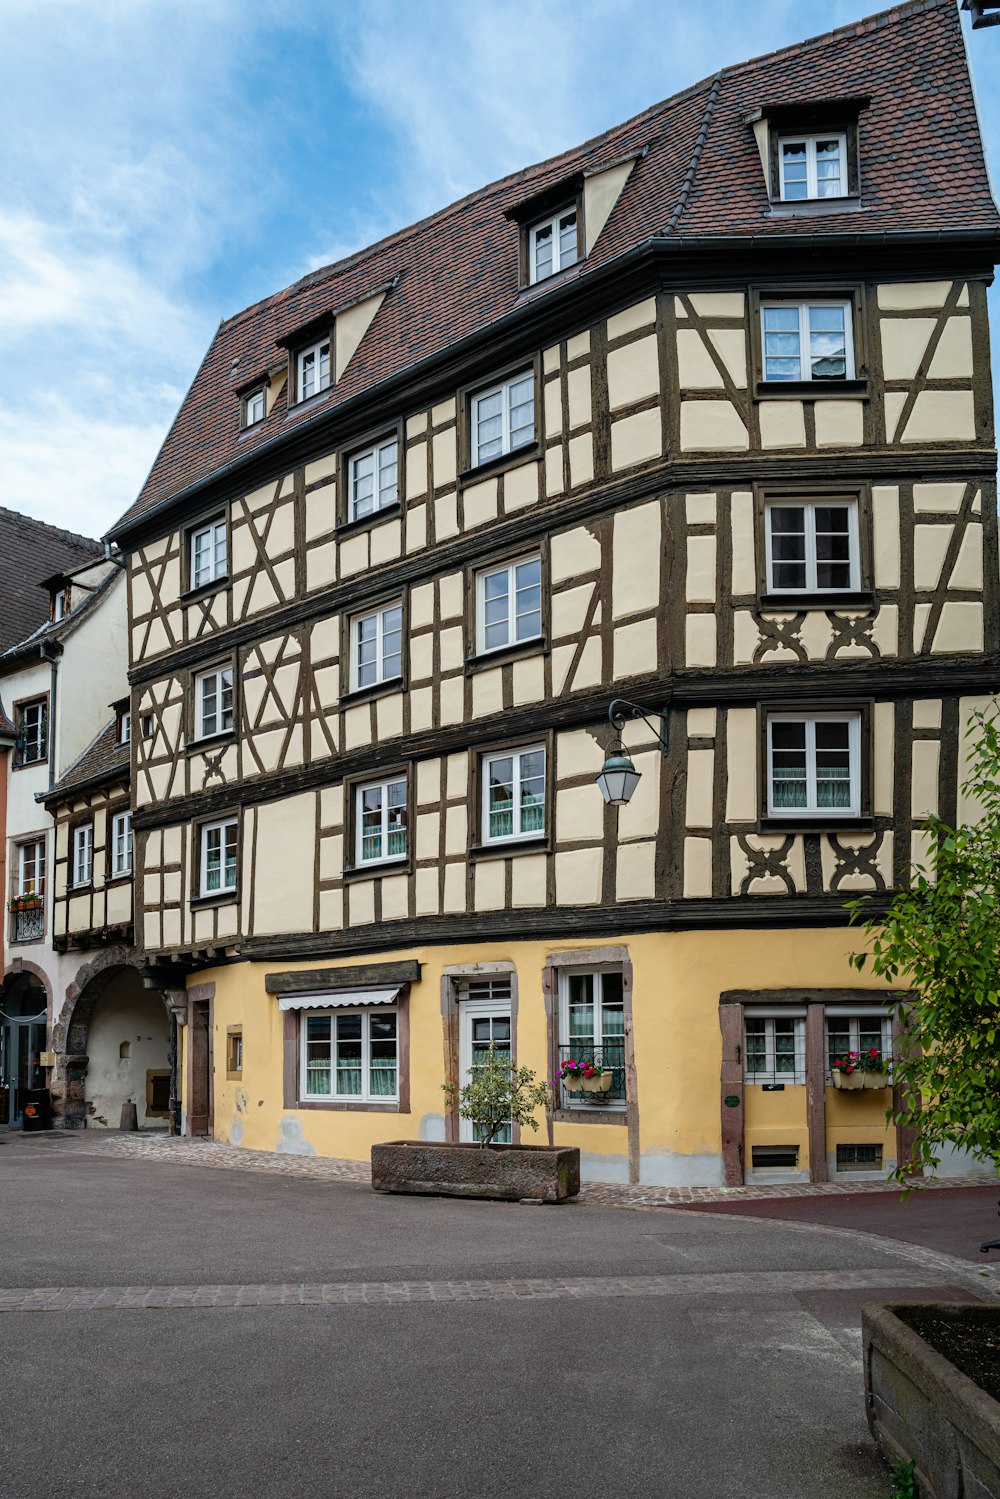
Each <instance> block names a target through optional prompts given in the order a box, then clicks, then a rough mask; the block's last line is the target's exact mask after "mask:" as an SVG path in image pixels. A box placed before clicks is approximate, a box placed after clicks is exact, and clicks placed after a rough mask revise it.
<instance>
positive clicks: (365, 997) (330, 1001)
mask: <svg viewBox="0 0 1000 1499" xmlns="http://www.w3.org/2000/svg"><path fill="white" fill-rule="evenodd" d="M402 987H403V986H402V984H397V985H396V987H395V988H394V989H328V990H327V991H326V993H325V994H282V995H280V996H279V998H278V1008H279V1009H281V1010H344V1009H348V1008H350V1009H354V1008H355V1006H357V1005H391V1004H393V1003H394V1002H395V1001H396V1000H397V999H398V998H399V991H400V989H401V988H402Z"/></svg>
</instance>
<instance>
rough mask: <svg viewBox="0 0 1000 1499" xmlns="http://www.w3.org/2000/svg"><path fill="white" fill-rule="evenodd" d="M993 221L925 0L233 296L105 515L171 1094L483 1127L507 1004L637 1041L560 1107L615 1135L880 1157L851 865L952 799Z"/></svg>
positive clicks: (985, 445)
mask: <svg viewBox="0 0 1000 1499" xmlns="http://www.w3.org/2000/svg"><path fill="white" fill-rule="evenodd" d="M998 229H1000V218H998V214H997V209H996V207H995V205H994V202H993V200H992V198H991V195H990V189H989V184H988V179H987V173H986V168H985V163H984V158H983V150H982V145H981V140H980V135H979V129H978V124H977V119H976V113H975V106H974V100H973V95H972V90H971V84H970V78H969V72H968V64H967V60H966V55H965V51H964V48H963V41H962V35H961V29H960V25H959V20H958V16H957V13H956V10H955V7H954V6H953V4H951V3H950V0H915V3H911V4H902V5H899V6H897V7H895V8H894V9H893V10H892V11H890V12H886V13H885V14H883V15H879V16H876V17H873V18H872V19H870V20H867V21H864V22H861V23H858V24H856V25H851V26H849V27H845V28H843V29H842V30H840V31H837V32H833V33H831V34H829V35H827V36H823V37H820V38H818V39H815V40H813V41H809V42H805V43H803V44H802V45H800V46H795V47H791V48H788V49H786V50H784V51H782V52H779V53H775V54H772V55H770V56H767V57H764V58H760V59H757V60H756V61H754V62H750V63H746V64H743V65H741V66H738V67H732V68H727V69H725V70H723V71H721V72H719V73H717V74H716V75H715V76H714V77H711V78H709V79H706V80H704V81H703V82H701V83H699V84H697V85H695V86H693V87H692V88H690V89H688V90H686V91H685V92H684V93H682V94H680V95H677V96H676V97H674V98H672V99H669V100H667V101H666V102H664V103H661V104H657V105H655V106H654V107H652V108H651V109H649V110H647V111H645V112H644V113H643V114H641V115H639V116H638V117H636V118H635V119H633V120H630V121H628V122H627V123H625V124H624V125H620V126H618V127H616V128H614V129H611V130H608V131H607V132H606V133H605V134H604V135H602V136H600V137H599V138H597V139H595V140H593V141H590V142H589V143H587V144H586V145H585V146H582V147H580V148H579V149H577V150H573V151H569V152H566V153H565V154H563V155H561V156H559V157H557V158H555V159H553V160H550V161H547V162H544V163H542V164H541V165H539V166H535V167H532V168H529V169H526V170H525V171H522V172H519V173H516V174H515V175H513V176H511V177H508V178H506V179H504V180H503V181H501V182H497V183H494V184H492V185H490V186H489V187H486V188H483V189H482V190H481V191H479V192H476V193H474V194H472V195H471V196H470V197H468V198H466V199H464V200H463V201H462V202H460V203H457V204H455V205H454V206H453V207H451V208H448V209H446V210H444V211H443V212H441V213H439V214H436V215H435V216H433V217H432V218H430V219H427V220H425V221H424V222H422V223H420V224H417V225H415V226H413V227H412V228H409V229H405V230H402V231H400V232H399V233H398V234H395V235H392V236H391V237H390V238H388V239H386V240H384V241H382V242H381V243H379V244H377V245H375V246H373V247H372V248H371V249H368V250H364V251H362V252H360V253H358V254H356V255H353V256H351V257H349V258H348V259H346V260H344V261H341V262H339V263H338V264H336V265H332V266H329V267H326V268H324V269H322V270H319V271H316V272H314V273H312V274H311V275H309V276H307V277H306V278H304V279H303V280H302V281H300V282H298V283H296V284H295V285H293V286H291V287H289V288H287V289H286V290H284V291H282V292H280V293H278V294H277V295H275V296H273V297H269V298H267V299H266V300H265V301H263V302H261V303H259V304H257V305H255V306H253V307H250V308H248V309H247V310H246V311H244V312H241V313H239V314H238V315H237V316H235V317H233V318H230V319H229V320H228V321H226V322H224V323H223V324H222V325H221V327H220V328H219V330H218V333H217V334H216V336H215V338H214V340H213V342H212V345H211V347H210V349H209V350H208V353H207V355H206V357H205V359H204V361H203V363H202V365H201V367H200V369H199V371H198V373H197V375H196V376H195V379H194V383H193V385H192V388H191V391H190V393H189V395H188V396H187V398H186V399H185V401H184V403H183V405H182V407H181V409H180V412H179V414H178V416H177V418H176V421H175V423H174V425H173V427H172V429H171V431H170V433H169V435H168V437H167V439H166V441H165V443H164V446H163V448H162V451H161V453H160V455H159V458H158V459H157V462H156V463H155V465H154V467H153V470H152V472H151V474H150V476H149V479H148V481H147V483H146V485H145V487H144V489H143V491H142V493H141V494H140V496H139V498H138V499H137V501H136V503H135V504H134V505H133V506H132V508H131V509H130V510H129V512H128V513H127V514H126V515H125V516H124V517H123V519H122V520H121V521H120V522H119V523H118V525H117V526H116V527H115V528H114V531H113V532H112V537H113V539H114V540H115V541H116V542H118V543H119V544H120V546H121V547H122V549H123V550H124V551H125V552H127V554H128V558H129V578H128V582H129V621H130V642H131V682H132V720H133V725H134V735H133V752H134V807H135V812H134V826H135V836H136V863H137V911H138V919H139V920H140V921H141V923H142V939H141V940H142V942H143V944H144V946H145V949H146V951H147V954H148V956H149V958H150V961H151V962H152V963H153V964H154V965H155V964H160V965H161V967H162V971H163V973H164V975H169V976H170V977H169V981H170V982H171V983H172V984H174V985H175V986H176V990H177V992H176V993H175V996H174V1003H175V1008H177V1009H178V1010H179V1011H181V1010H182V1011H184V1012H185V1013H186V1019H187V1033H186V1038H185V1044H184V1074H185V1076H184V1090H183V1098H184V1115H185V1119H186V1127H187V1128H188V1129H189V1130H191V1131H193V1132H198V1131H202V1132H203V1131H206V1130H211V1131H213V1132H214V1134H215V1135H216V1137H218V1138H220V1139H225V1140H229V1141H231V1142H234V1143H243V1144H245V1145H247V1146H256V1147H263V1148H269V1149H279V1150H288V1151H302V1152H318V1153H320V1154H328V1155H340V1156H348V1157H364V1156H365V1155H366V1154H367V1152H368V1150H369V1148H370V1146H371V1144H372V1143H373V1142H374V1141H377V1140H382V1139H386V1138H399V1137H418V1136H419V1137H423V1138H459V1136H460V1134H461V1131H462V1130H463V1129H464V1125H461V1126H460V1124H459V1121H458V1119H457V1118H456V1117H455V1116H454V1115H453V1114H451V1113H449V1111H448V1110H447V1108H446V1107H445V1099H444V1094H443V1092H442V1085H443V1084H445V1083H446V1082H449V1081H456V1080H458V1079H459V1078H460V1077H461V1076H462V1075H463V1074H465V1073H466V1072H467V1071H468V1069H469V1067H470V1066H471V1065H472V1064H473V1062H474V1058H475V1056H476V1054H477V1052H478V1051H479V1050H480V1049H481V1048H482V1047H484V1046H486V1045H488V1044H489V1042H490V1041H491V1040H492V1041H494V1042H496V1043H498V1044H500V1045H504V1046H509V1047H510V1049H511V1051H512V1053H514V1054H515V1055H516V1058H517V1060H518V1061H519V1062H524V1063H528V1064H530V1065H531V1066H533V1067H534V1068H536V1069H537V1070H538V1071H539V1072H540V1073H542V1074H543V1075H546V1076H547V1077H550V1078H552V1077H555V1076H556V1073H557V1070H558V1068H559V1066H560V1063H561V1062H563V1061H565V1060H568V1059H570V1058H573V1059H576V1060H581V1059H582V1060H592V1061H595V1062H596V1063H597V1064H598V1067H597V1070H598V1071H599V1072H600V1073H601V1075H602V1079H604V1078H605V1075H606V1074H607V1073H610V1074H611V1084H610V1086H609V1087H606V1091H598V1092H596V1093H592V1092H586V1091H582V1090H581V1091H574V1090H573V1089H572V1088H571V1087H567V1086H565V1085H560V1086H559V1088H558V1089H557V1093H556V1097H555V1099H554V1106H553V1109H552V1111H551V1113H550V1115H549V1117H548V1118H547V1120H546V1121H545V1128H546V1129H547V1130H548V1132H549V1134H550V1136H551V1137H552V1138H553V1139H554V1140H555V1141H557V1142H564V1143H575V1144H578V1145H579V1146H580V1147H581V1149H582V1151H583V1159H584V1172H585V1174H586V1175H589V1176H591V1177H603V1178H607V1179H623V1180H631V1181H642V1182H651V1183H657V1182H660V1183H713V1182H719V1181H722V1180H727V1181H738V1180H742V1179H743V1177H744V1174H745V1173H746V1174H747V1175H748V1176H749V1175H750V1174H751V1173H756V1174H758V1176H759V1175H760V1174H762V1173H774V1172H778V1173H779V1174H783V1175H784V1176H786V1177H787V1178H789V1179H795V1178H796V1177H806V1178H809V1177H811V1178H812V1179H814V1180H820V1179H824V1178H825V1177H826V1176H827V1175H828V1173H831V1172H840V1173H842V1174H853V1173H854V1172H856V1171H866V1170H868V1171H870V1170H876V1171H877V1170H880V1169H885V1168H887V1167H889V1166H891V1165H892V1164H893V1163H894V1162H895V1160H896V1159H898V1155H899V1150H900V1149H901V1148H903V1149H905V1141H898V1140H897V1138H896V1136H895V1134H894V1133H890V1132H887V1131H886V1129H885V1125H884V1113H885V1101H886V1099H885V1095H884V1093H871V1094H867V1095H858V1096H857V1097H855V1096H854V1095H853V1094H852V1093H844V1092H839V1091H837V1090H836V1089H834V1088H833V1087H832V1086H831V1084H832V1081H833V1079H832V1076H831V1071H830V1067H831V1062H832V1060H833V1058H834V1055H835V1053H836V1052H837V1051H838V1050H840V1049H842V1048H845V1047H848V1046H852V1047H855V1048H857V1047H858V1046H860V1045H862V1044H863V1045H865V1046H868V1045H870V1044H874V1045H877V1047H878V1048H879V1050H880V1051H882V1052H884V1053H886V1054H888V1052H889V1051H890V1050H891V1048H892V1046H893V1045H894V1044H896V1038H894V1037H893V1035H892V1025H891V1018H890V1015H889V1007H890V1004H891V1001H892V996H891V995H889V994H887V993H886V992H885V991H884V990H882V989H880V988H879V987H878V986H877V985H875V984H874V981H872V980H870V979H865V980H859V978H858V976H857V975H856V974H855V973H854V972H853V970H852V969H851V967H850V965H849V962H848V954H849V952H850V950H851V948H852V946H854V945H855V943H856V938H855V937H854V935H853V934H852V932H851V931H850V930H848V928H847V925H846V917H845V910H844V906H845V901H847V900H848V899H849V898H851V897H853V896H855V895H857V894H858V893H859V892H868V893H872V894H873V895H875V896H876V898H877V899H883V900H884V898H885V897H886V896H887V894H888V893H889V892H890V891H891V890H892V888H893V887H894V886H896V885H898V884H899V883H900V882H901V881H905V879H906V878H907V872H908V870H909V868H910V865H911V861H913V860H915V859H919V858H920V857H921V856H922V855H923V854H924V853H925V851H926V834H925V831H924V826H923V825H924V820H925V818H926V816H927V814H928V813H930V812H935V811H936V812H940V813H941V814H943V815H944V816H945V817H949V818H955V817H960V816H962V815H963V814H964V813H965V812H966V810H967V809H966V807H965V804H964V802H963V799H962V795H961V790H960V782H961V769H962V760H963V755H964V750H963V735H964V733H965V729H966V726H967V724H968V722H969V720H970V716H971V714H972V713H973V711H974V710H975V708H976V706H977V705H978V704H980V703H982V702H983V701H984V699H985V698H986V697H987V696H988V694H989V693H990V691H991V690H992V688H993V686H994V684H995V681H996V673H997V663H998V654H997V653H998V646H1000V636H998V607H997V605H998V600H997V523H996V502H995V452H994V427H993V407H992V397H991V384H990V360H989V344H988V330H987V314H986V288H987V286H988V284H989V282H990V279H991V276H992V267H993V263H994V259H995V252H996V247H997V243H998ZM614 698H620V699H626V700H628V702H629V703H631V704H635V705H636V706H637V707H638V708H639V709H641V710H642V712H643V714H644V715H645V718H646V720H648V724H647V722H645V721H644V720H642V719H640V718H635V717H632V716H631V713H630V710H625V718H626V722H625V727H624V742H625V747H626V749H627V751H628V753H629V755H630V756H631V759H632V761H633V762H634V765H635V768H636V769H637V770H638V771H639V772H640V774H641V779H640V780H639V783H638V789H637V790H636V792H635V794H634V795H633V797H632V799H631V801H630V802H628V804H627V805H624V806H621V807H616V806H612V805H606V804H605V802H604V801H603V800H602V797H601V794H600V792H599V791H598V789H597V788H596V787H595V784H594V783H595V777H596V775H597V773H598V772H599V771H600V769H601V765H602V762H603V760H604V753H605V748H606V746H607V743H608V740H609V734H610V730H609V724H608V710H609V705H610V703H611V701H612V699H614ZM604 1086H605V1084H604V1082H603V1081H602V1084H601V1087H604Z"/></svg>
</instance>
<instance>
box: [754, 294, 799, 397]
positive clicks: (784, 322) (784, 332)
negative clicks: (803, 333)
mask: <svg viewBox="0 0 1000 1499" xmlns="http://www.w3.org/2000/svg"><path fill="white" fill-rule="evenodd" d="M762 317H763V322H764V378H765V380H798V379H801V373H802V371H801V362H800V352H801V351H800V348H799V310H798V308H797V307H765V308H764V309H763V312H762Z"/></svg>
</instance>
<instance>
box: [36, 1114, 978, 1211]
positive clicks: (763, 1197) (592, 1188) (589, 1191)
mask: <svg viewBox="0 0 1000 1499" xmlns="http://www.w3.org/2000/svg"><path fill="white" fill-rule="evenodd" d="M63 1142H65V1143H66V1144H67V1145H70V1146H71V1148H72V1149H74V1150H76V1151H78V1152H82V1153H84V1154H87V1155H118V1156H126V1157H129V1158H131V1159H135V1160H144V1161H153V1162H163V1163H166V1164H169V1165H172V1166H214V1167H219V1168H222V1169H223V1170H227V1171H266V1172H275V1173H277V1174H279V1175H281V1176H293V1177H303V1178H306V1179H309V1180H313V1181H315V1180H320V1181H354V1182H363V1183H367V1182H370V1181H371V1171H370V1168H369V1165H368V1162H367V1161H345V1160H338V1159H335V1158H333V1157H330V1156H308V1155H291V1154H288V1155H285V1154H281V1153H275V1152H271V1151H267V1150H244V1149H243V1148H242V1147H240V1146H236V1145H223V1144H221V1143H220V1142H218V1141H216V1140H201V1139H196V1140H192V1139H187V1138H180V1137H177V1136H170V1135H158V1134H156V1135H154V1134H142V1133H139V1134H120V1133H118V1132H117V1131H107V1132H103V1131H102V1132H98V1131H97V1130H85V1131H82V1132H81V1133H80V1134H73V1135H66V1134H62V1133H57V1132H53V1133H51V1134H48V1135H34V1136H29V1137H27V1139H26V1140H25V1141H24V1143H25V1144H26V1145H28V1144H29V1143H30V1145H31V1147H36V1146H37V1147H38V1148H40V1149H46V1148H58V1145H59V1144H61V1143H63ZM995 1185H997V1177H996V1176H995V1174H993V1173H990V1172H982V1173H978V1174H974V1175H968V1176H948V1177H941V1178H931V1179H929V1180H927V1181H922V1182H920V1183H919V1187H920V1190H921V1191H935V1192H942V1191H947V1190H948V1189H949V1188H955V1187H983V1186H986V1187H989V1186H995ZM887 1192H888V1193H894V1194H898V1192H899V1188H898V1187H889V1186H887V1185H886V1183H885V1182H884V1181H882V1180H879V1181H837V1182H793V1183H789V1184H788V1185H782V1184H781V1183H777V1184H773V1185H769V1186H745V1187H629V1186H622V1185H618V1184H616V1183H612V1182H586V1183H585V1184H584V1186H583V1188H582V1190H581V1192H580V1196H579V1197H578V1198H577V1199H576V1202H578V1203H580V1204H582V1205H587V1204H591V1205H595V1206H599V1207H629V1208H659V1207H664V1208H667V1207H677V1206H679V1205H682V1204H691V1205H694V1206H697V1205H698V1204H699V1203H717V1202H740V1201H747V1202H754V1201H759V1202H767V1201H773V1200H775V1199H781V1198H798V1197H847V1196H852V1197H853V1196H857V1195H858V1194H859V1193H861V1194H865V1193H883V1194H884V1193H887Z"/></svg>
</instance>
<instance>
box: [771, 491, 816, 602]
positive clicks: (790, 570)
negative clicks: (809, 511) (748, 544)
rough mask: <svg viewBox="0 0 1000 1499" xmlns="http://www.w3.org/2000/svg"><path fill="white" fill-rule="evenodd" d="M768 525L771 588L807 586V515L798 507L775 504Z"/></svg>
mask: <svg viewBox="0 0 1000 1499" xmlns="http://www.w3.org/2000/svg"><path fill="white" fill-rule="evenodd" d="M768 517H769V520H770V526H771V586H772V587H773V588H805V586H806V581H807V579H806V513H805V510H804V509H803V508H802V507H801V506H797V505H774V506H772V507H771V508H770V509H769V510H768Z"/></svg>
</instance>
